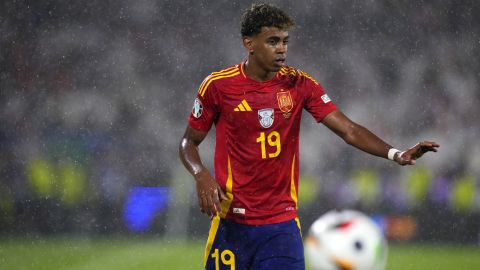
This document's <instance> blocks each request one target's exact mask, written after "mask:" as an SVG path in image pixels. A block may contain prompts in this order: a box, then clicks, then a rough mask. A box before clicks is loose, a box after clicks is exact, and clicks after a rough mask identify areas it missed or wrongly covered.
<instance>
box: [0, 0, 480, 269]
mask: <svg viewBox="0 0 480 270" xmlns="http://www.w3.org/2000/svg"><path fill="white" fill-rule="evenodd" d="M272 2H273V3H275V4H277V5H279V6H280V7H282V8H284V9H286V10H287V11H288V12H289V13H290V14H291V15H292V16H293V17H294V18H295V19H296V22H297V26H296V28H295V30H294V31H292V33H291V36H292V40H291V44H290V51H289V57H288V64H289V65H292V66H296V67H299V68H301V69H302V70H304V71H306V72H307V73H309V74H311V75H312V76H313V77H315V78H316V79H318V80H319V81H320V82H321V83H322V84H323V86H324V87H325V88H326V89H327V91H328V93H329V95H330V97H331V98H332V99H333V100H334V101H335V102H336V103H337V104H338V105H339V106H340V108H341V109H342V110H343V111H344V112H345V113H346V114H347V115H349V116H350V117H351V118H352V119H354V120H355V121H357V122H359V123H361V124H363V125H365V126H366V127H368V128H370V129H371V130H372V131H374V132H375V133H377V134H378V135H380V137H382V138H384V139H385V140H387V141H388V142H390V143H392V144H393V145H395V146H396V147H397V148H406V147H409V146H411V145H412V144H414V143H416V142H417V141H419V140H421V139H433V140H436V141H437V142H439V143H440V144H441V149H440V152H439V153H437V154H435V155H428V156H427V157H426V158H425V159H422V160H421V161H420V162H418V165H417V166H415V167H409V168H400V167H398V166H395V165H394V164H392V163H391V162H388V161H385V160H381V159H378V158H374V157H371V156H369V155H366V154H364V153H362V152H360V151H358V150H355V149H353V148H352V147H349V146H347V145H346V144H345V143H344V142H343V141H341V140H340V139H339V138H338V137H336V136H335V135H334V134H333V133H331V132H330V131H328V130H327V129H325V128H323V126H322V125H317V124H315V123H314V120H313V118H311V117H310V116H308V114H306V115H305V117H304V121H303V123H302V125H303V126H302V144H301V152H302V156H301V174H302V179H301V187H300V193H301V194H300V217H301V220H302V221H303V223H302V226H303V229H304V230H307V229H308V227H309V226H310V224H311V223H312V222H313V220H314V219H315V218H317V217H318V216H320V215H321V214H323V213H324V212H326V211H327V210H330V209H332V208H352V209H357V210H361V211H364V212H366V213H367V214H369V215H371V216H372V217H374V218H375V219H376V220H377V221H378V223H379V224H381V225H382V227H383V229H384V231H385V234H386V235H387V237H388V239H389V240H390V242H391V243H396V245H399V246H396V247H394V248H393V249H392V251H391V253H390V255H391V258H392V260H393V261H394V262H395V260H398V261H397V262H399V263H400V262H401V261H402V260H403V259H401V258H399V257H395V256H401V255H398V254H402V253H401V252H404V253H410V254H416V250H421V251H422V252H421V253H423V254H428V252H427V251H424V246H423V245H428V247H429V248H430V249H429V250H430V251H431V250H432V248H433V250H435V248H436V247H438V246H444V245H455V246H458V245H460V246H468V247H470V248H471V249H468V250H469V252H472V253H469V254H476V257H477V259H476V262H473V261H472V260H475V259H474V257H475V256H474V255H468V256H464V257H462V255H461V254H460V255H459V256H460V257H461V258H464V259H460V262H461V263H466V264H465V265H467V266H464V268H462V267H459V268H456V269H479V267H480V266H478V264H479V262H478V261H479V259H478V258H479V256H478V254H479V253H478V251H477V249H476V246H478V244H479V241H480V196H478V193H479V192H480V186H479V181H480V143H479V134H480V121H479V120H478V118H479V117H480V102H479V101H480V87H479V85H480V79H479V78H480V64H479V55H480V17H479V16H478V14H480V4H479V2H478V1H474V0H470V1H468V0H462V1H454V0H439V1H400V2H397V1H333V0H330V1H313V0H312V1H272ZM250 4H251V1H215V2H211V1H154V0H138V1H132V0H120V1H108V0H107V1H59V0H46V1H2V3H0V91H1V93H0V152H1V155H0V239H2V240H0V268H1V269H42V267H41V265H42V264H41V263H38V264H36V266H35V267H33V268H32V265H31V264H32V261H29V260H28V258H25V257H24V256H25V254H31V256H32V257H30V258H29V259H32V258H33V257H34V258H38V259H37V260H39V261H41V259H40V258H43V260H46V261H48V260H50V262H52V261H54V262H55V263H57V264H54V265H53V266H52V265H51V264H50V265H49V266H44V267H45V269H47V268H48V269H78V268H81V267H83V268H85V269H95V267H93V266H92V265H88V264H87V265H85V264H84V265H81V267H77V268H75V267H70V266H68V267H67V268H65V265H68V263H67V261H68V262H70V261H75V262H77V261H81V260H86V261H90V262H93V261H94V259H93V258H96V257H95V256H96V255H98V254H103V253H105V252H107V251H105V250H108V249H111V250H110V251H108V252H110V253H109V254H113V253H116V252H120V253H119V254H120V255H121V254H124V255H125V254H129V256H126V257H123V259H124V260H120V262H124V261H126V260H127V258H130V259H131V260H133V261H135V254H137V255H140V254H142V255H145V254H147V256H151V257H152V258H153V257H156V259H157V262H156V264H155V265H160V268H161V269H163V268H162V263H166V262H167V261H169V262H170V261H175V260H182V256H176V255H172V254H171V253H168V252H173V251H175V252H176V250H177V248H180V249H181V248H182V247H183V249H184V251H178V252H179V253H181V254H189V255H188V256H187V255H186V256H187V257H188V258H190V259H191V260H192V261H194V262H195V263H192V264H190V265H192V268H185V266H169V267H168V269H198V267H196V266H195V265H197V266H198V265H200V264H201V258H202V254H201V252H202V248H201V246H202V245H203V240H204V239H205V238H206V235H207V232H208V226H209V221H208V219H207V218H206V217H205V216H202V215H201V213H199V211H198V207H197V204H196V198H195V193H194V185H193V183H192V179H191V177H190V176H189V175H188V174H187V172H186V171H185V170H184V169H183V168H182V167H181V166H180V163H179V160H178V157H177V146H178V142H179V139H180V137H181V136H182V135H183V131H184V129H185V126H186V124H187V122H186V119H187V117H188V114H189V112H190V110H191V106H192V104H193V99H194V97H195V94H196V90H197V87H198V85H199V84H200V83H201V81H202V80H203V78H204V77H205V76H207V75H208V74H209V73H210V72H212V71H214V70H218V69H221V68H224V67H226V66H229V65H232V64H236V63H239V62H240V61H241V60H243V59H244V58H245V52H244V50H243V48H242V46H241V39H240V34H239V17H240V15H241V10H243V9H244V8H246V7H248V6H250ZM213 147H214V133H211V134H210V135H209V137H208V139H207V141H206V142H204V143H203V146H202V149H201V151H202V154H203V157H204V160H205V163H206V164H209V166H210V167H212V165H211V164H212V157H213ZM152 237H153V238H154V239H156V240H158V242H156V241H153V242H149V241H150V240H149V241H146V240H147V239H151V238H152ZM127 239H130V240H131V241H133V242H130V240H127ZM125 241H126V242H128V244H126V243H125ZM92 243H94V244H92ZM95 243H97V244H95ZM156 243H157V244H156ZM182 243H191V244H182ZM91 244H92V245H93V246H95V247H96V249H94V250H93V251H92V250H90V252H92V253H89V254H90V255H86V253H85V252H84V248H85V247H86V246H87V247H90V246H91ZM140 244H144V245H147V247H148V246H151V247H152V248H153V249H148V250H149V252H146V251H145V250H144V249H141V248H135V247H138V245H140ZM419 245H420V246H419ZM127 246H128V248H126V247H127ZM187 246H189V247H187ZM409 246H412V247H414V248H413V249H408V247H409ZM49 249H54V250H55V249H57V250H58V251H59V250H63V253H61V252H60V253H56V254H55V255H53V254H52V256H57V259H53V258H52V257H49V256H47V255H45V254H47V253H45V252H47V250H49ZM185 249H186V251H185ZM99 250H103V251H102V252H100V251H99ZM162 250H163V252H164V253H165V252H167V255H162V256H164V257H162V256H160V255H159V253H162V252H161V251H162ZM188 250H192V252H191V253H189V252H188ZM396 251H398V252H399V253H396ZM437 251H438V250H437ZM129 252H130V253H129ZM132 252H133V253H132ZM197 253H199V254H197ZM451 253H452V252H450V251H449V249H447V251H443V253H442V252H437V253H435V254H437V255H438V254H440V255H441V254H451ZM19 254H22V256H19ZM62 254H63V255H65V257H62ZM132 254H133V255H132ZM168 254H170V255H168ZM192 254H193V255H192ZM75 256H77V257H75ZM82 256H83V257H82ZM158 256H160V257H158ZM168 256H170V257H168ZM425 256H426V257H425V258H424V260H428V259H426V258H428V256H427V255H425ZM49 258H50V259H49ZM62 258H63V259H62ZM75 258H76V259H75ZM109 258H110V260H111V261H118V260H116V259H115V260H113V259H112V258H113V257H108V256H107V259H106V260H108V259H109ZM195 258H198V262H197V260H196V259H195ZM466 258H469V259H466ZM437 260H438V258H437ZM406 261H407V259H405V260H403V263H406ZM62 262H64V263H62ZM102 262H103V263H108V262H106V261H102ZM468 262H470V263H477V264H476V265H477V266H475V267H474V266H472V265H473V264H468ZM2 263H3V264H4V265H5V266H8V267H7V268H3V267H1V265H2ZM437 263H438V265H448V264H445V263H442V261H441V260H440V261H437ZM22 265H27V266H22ZM28 265H30V266H28ZM78 265H80V264H78ZM103 265H105V264H103ZM107 265H108V264H107ZM124 265H125V264H124ZM139 265H140V264H139ZM165 265H166V264H165ZM392 265H393V266H392ZM395 265H396V266H395ZM468 265H470V266H468ZM16 266H17V268H15V267H16ZM457 266H459V265H458V264H457ZM22 267H23V268H22ZM62 267H63V268H62ZM146 267H150V268H151V267H153V266H146ZM165 267H167V266H165ZM175 267H177V268H175ZM394 267H397V268H394ZM398 267H399V265H398V264H395V263H393V264H390V262H389V269H406V268H398ZM107 268H108V267H107ZM116 268H117V269H136V268H135V267H133V266H131V265H130V267H129V268H121V267H119V266H116ZM434 268H435V269H441V268H438V267H434ZM99 269H105V268H102V266H99ZM408 269H415V268H413V266H412V268H408ZM423 269H426V268H423ZM446 269H453V268H452V267H450V268H446Z"/></svg>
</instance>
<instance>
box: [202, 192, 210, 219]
mask: <svg viewBox="0 0 480 270" xmlns="http://www.w3.org/2000/svg"><path fill="white" fill-rule="evenodd" d="M200 201H201V205H200V208H201V209H202V213H206V214H207V215H208V214H209V212H208V201H207V195H206V194H203V195H201V199H200Z"/></svg>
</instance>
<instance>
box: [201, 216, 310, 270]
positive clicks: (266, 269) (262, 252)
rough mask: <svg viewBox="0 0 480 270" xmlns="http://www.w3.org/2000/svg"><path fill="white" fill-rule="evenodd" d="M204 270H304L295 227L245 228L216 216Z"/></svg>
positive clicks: (290, 224) (291, 222) (290, 223)
mask: <svg viewBox="0 0 480 270" xmlns="http://www.w3.org/2000/svg"><path fill="white" fill-rule="evenodd" d="M205 269H206V270H222V269H228V270H230V269H239V270H248V269H252V270H273V269H275V270H282V269H288V270H304V269H305V261H304V254H303V242H302V237H301V234H300V229H299V227H298V223H297V222H295V220H289V221H285V222H281V223H276V224H267V225H245V224H239V223H235V222H232V221H228V220H225V219H220V217H218V216H217V217H215V218H214V219H213V220H212V227H211V228H210V235H209V240H208V242H207V249H206V251H205Z"/></svg>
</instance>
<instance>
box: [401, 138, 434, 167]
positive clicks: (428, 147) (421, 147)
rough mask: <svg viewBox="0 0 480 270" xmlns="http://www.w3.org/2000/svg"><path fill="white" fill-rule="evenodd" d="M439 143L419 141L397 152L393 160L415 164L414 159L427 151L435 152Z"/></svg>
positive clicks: (404, 163) (402, 163)
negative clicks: (403, 150)
mask: <svg viewBox="0 0 480 270" xmlns="http://www.w3.org/2000/svg"><path fill="white" fill-rule="evenodd" d="M438 147H440V145H439V144H438V143H436V142H431V141H423V142H419V143H417V144H416V145H414V146H412V147H410V148H409V149H408V150H406V151H405V152H402V153H399V154H397V155H396V157H395V161H396V162H397V163H398V164H400V165H402V166H405V165H415V163H416V161H415V160H416V159H419V158H420V157H421V156H423V154H425V153H427V152H430V151H431V152H437V151H438V149H437V148H438Z"/></svg>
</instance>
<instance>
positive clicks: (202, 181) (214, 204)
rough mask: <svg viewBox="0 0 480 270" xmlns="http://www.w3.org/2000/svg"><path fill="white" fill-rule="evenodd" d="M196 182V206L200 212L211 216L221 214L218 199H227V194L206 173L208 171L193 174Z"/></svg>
mask: <svg viewBox="0 0 480 270" xmlns="http://www.w3.org/2000/svg"><path fill="white" fill-rule="evenodd" d="M195 180H196V182H197V197H198V206H199V207H200V211H202V213H205V214H207V215H208V216H209V217H210V218H213V217H214V216H215V215H216V214H217V213H219V214H222V207H221V206H220V201H223V200H227V196H226V195H225V193H223V191H222V189H221V188H220V186H219V185H218V183H217V181H215V179H213V177H212V176H211V175H210V173H208V171H203V172H200V173H199V174H198V175H196V176H195Z"/></svg>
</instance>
